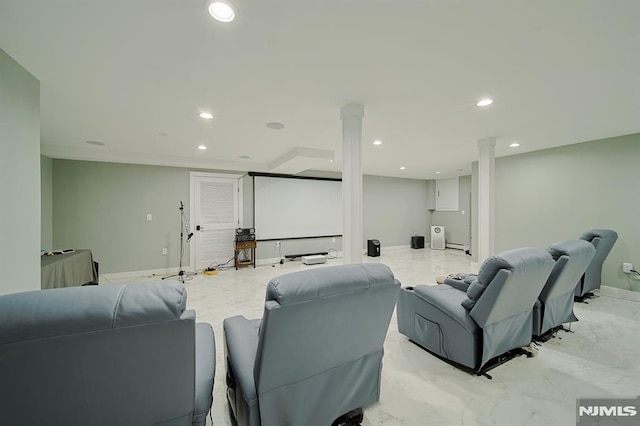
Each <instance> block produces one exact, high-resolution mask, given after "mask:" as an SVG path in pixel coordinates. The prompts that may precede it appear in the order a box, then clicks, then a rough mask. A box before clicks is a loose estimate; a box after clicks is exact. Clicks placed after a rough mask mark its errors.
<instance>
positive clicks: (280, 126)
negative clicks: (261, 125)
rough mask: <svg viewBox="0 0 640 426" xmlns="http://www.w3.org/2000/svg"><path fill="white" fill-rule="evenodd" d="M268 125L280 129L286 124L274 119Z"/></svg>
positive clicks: (270, 127)
mask: <svg viewBox="0 0 640 426" xmlns="http://www.w3.org/2000/svg"><path fill="white" fill-rule="evenodd" d="M267 127H268V128H269V129H273V130H280V129H284V124H282V123H278V122H275V121H274V122H272V123H267Z"/></svg>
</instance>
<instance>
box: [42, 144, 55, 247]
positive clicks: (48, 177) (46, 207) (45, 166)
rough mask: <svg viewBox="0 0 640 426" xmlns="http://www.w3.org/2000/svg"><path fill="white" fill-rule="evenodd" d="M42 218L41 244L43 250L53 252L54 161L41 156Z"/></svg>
mask: <svg viewBox="0 0 640 426" xmlns="http://www.w3.org/2000/svg"><path fill="white" fill-rule="evenodd" d="M40 204H41V210H42V214H41V217H40V226H41V231H40V235H41V243H40V247H42V249H43V250H46V251H51V250H53V249H54V248H53V160H51V158H49V157H45V156H44V155H41V156H40Z"/></svg>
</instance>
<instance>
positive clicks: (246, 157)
mask: <svg viewBox="0 0 640 426" xmlns="http://www.w3.org/2000/svg"><path fill="white" fill-rule="evenodd" d="M238 158H242V159H243V160H248V159H249V158H251V157H249V156H248V155H239V156H238Z"/></svg>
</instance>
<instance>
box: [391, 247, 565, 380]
mask: <svg viewBox="0 0 640 426" xmlns="http://www.w3.org/2000/svg"><path fill="white" fill-rule="evenodd" d="M553 265H554V261H553V258H552V257H551V255H549V253H547V252H546V251H543V250H540V249H536V248H522V249H515V250H509V251H505V252H502V253H500V254H498V255H495V256H491V257H489V258H488V259H487V260H485V261H484V262H483V264H482V266H481V267H480V271H479V273H478V275H477V276H476V277H475V278H474V279H473V281H472V283H471V285H469V286H468V289H467V290H466V291H461V290H459V289H457V288H454V287H452V286H450V285H448V284H442V285H438V286H428V285H418V286H415V287H406V288H402V289H401V290H400V295H399V297H398V308H397V318H398V329H399V331H400V333H402V334H403V335H405V336H407V337H408V338H409V339H410V340H412V341H413V342H415V343H417V344H418V345H420V346H422V347H424V348H425V349H427V350H428V351H430V352H432V353H434V354H435V355H437V356H439V357H441V358H444V359H447V360H449V361H452V362H453V363H455V364H458V365H461V366H464V367H466V368H468V369H472V370H473V371H475V372H476V373H486V371H487V370H488V369H490V363H489V362H490V361H491V360H492V359H494V358H496V357H498V356H501V355H502V354H504V353H506V352H508V351H511V350H512V349H516V348H520V347H522V346H526V345H528V344H529V343H530V342H531V337H532V327H533V306H534V304H535V302H536V300H537V298H538V295H539V294H540V291H541V290H542V287H543V286H544V283H545V281H546V280H547V277H548V276H549V273H550V272H551V268H552V267H553Z"/></svg>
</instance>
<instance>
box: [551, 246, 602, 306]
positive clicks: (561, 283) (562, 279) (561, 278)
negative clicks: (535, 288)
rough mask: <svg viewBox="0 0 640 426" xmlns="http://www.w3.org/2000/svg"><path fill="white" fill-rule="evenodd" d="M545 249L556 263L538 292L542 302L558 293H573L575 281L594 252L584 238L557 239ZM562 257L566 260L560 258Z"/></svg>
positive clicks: (589, 261)
mask: <svg viewBox="0 0 640 426" xmlns="http://www.w3.org/2000/svg"><path fill="white" fill-rule="evenodd" d="M547 251H548V252H549V254H550V255H551V257H553V260H555V261H556V264H555V265H554V267H553V270H552V271H551V275H549V278H548V279H547V282H546V283H545V285H544V288H543V289H542V292H541V293H540V297H539V299H540V301H541V302H543V303H546V302H547V301H548V300H550V299H553V298H554V297H557V296H559V295H563V294H566V293H568V292H571V293H573V290H574V288H575V286H576V283H577V282H578V280H579V279H580V277H581V276H582V274H584V271H585V270H586V269H587V266H589V264H590V263H591V260H592V259H593V256H594V255H595V253H596V249H595V248H594V247H593V245H592V244H591V243H589V242H587V241H584V240H565V241H559V242H557V243H555V244H552V245H550V246H549V247H548V248H547ZM563 257H566V260H564V259H563V260H561V258H563Z"/></svg>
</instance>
